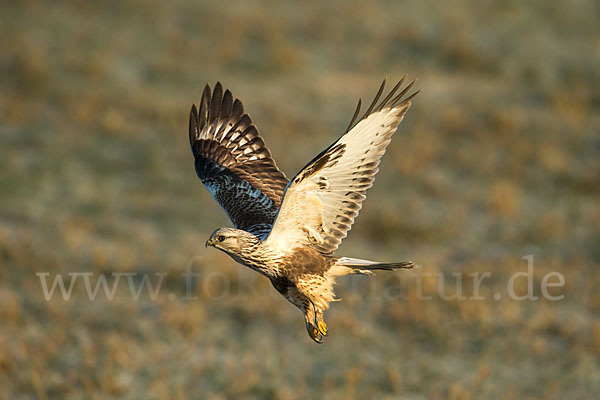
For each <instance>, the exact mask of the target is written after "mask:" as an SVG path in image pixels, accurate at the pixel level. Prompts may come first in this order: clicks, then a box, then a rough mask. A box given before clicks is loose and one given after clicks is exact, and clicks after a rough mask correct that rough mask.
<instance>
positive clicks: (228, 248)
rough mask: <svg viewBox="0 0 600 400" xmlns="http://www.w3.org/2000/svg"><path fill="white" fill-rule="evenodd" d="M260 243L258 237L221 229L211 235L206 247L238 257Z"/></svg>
mask: <svg viewBox="0 0 600 400" xmlns="http://www.w3.org/2000/svg"><path fill="white" fill-rule="evenodd" d="M259 242H260V241H259V239H258V238H257V237H256V236H254V235H253V234H251V233H249V232H246V231H243V230H241V229H233V228H219V229H217V230H216V231H214V232H213V233H212V235H210V238H208V240H207V241H206V247H208V246H212V247H214V248H217V249H219V250H222V251H224V252H226V253H228V254H232V255H238V254H240V253H241V252H243V251H244V250H245V249H248V248H249V247H251V246H254V245H256V244H258V243H259Z"/></svg>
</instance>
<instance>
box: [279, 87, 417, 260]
mask: <svg viewBox="0 0 600 400" xmlns="http://www.w3.org/2000/svg"><path fill="white" fill-rule="evenodd" d="M403 81H404V78H403V79H402V80H401V81H400V82H398V84H397V85H396V86H395V87H394V88H393V89H392V90H391V92H390V93H389V94H388V95H387V96H386V97H385V98H384V99H383V100H382V101H381V102H380V103H379V104H378V105H377V102H378V101H379V99H380V97H381V94H382V93H383V89H384V86H385V80H384V81H383V83H382V84H381V87H380V88H379V91H378V93H377V95H376V96H375V99H374V100H373V102H372V103H371V105H370V106H369V108H368V110H367V112H366V113H365V114H364V115H363V117H362V118H361V119H360V120H359V122H358V123H356V124H355V122H356V121H357V116H358V113H359V112H360V101H359V102H358V106H357V108H356V111H355V113H354V117H353V118H352V121H351V122H350V125H349V126H348V129H347V130H346V133H345V134H344V135H342V137H340V138H339V139H338V140H337V141H336V142H335V143H333V144H332V145H331V146H329V147H328V148H327V149H325V150H324V151H323V152H322V153H321V154H319V155H318V156H317V157H315V158H314V159H313V160H312V161H311V162H310V163H308V165H306V166H305V167H304V168H303V169H302V170H301V171H300V172H299V173H298V174H297V175H296V176H295V177H294V178H293V179H292V180H290V182H289V184H288V186H287V188H286V191H285V195H284V197H283V201H282V204H281V207H280V209H279V213H278V216H277V219H276V220H275V224H274V225H273V229H272V230H271V232H270V234H269V236H268V238H267V242H268V243H269V244H270V245H272V246H274V247H276V248H279V249H282V250H285V251H288V250H289V249H292V248H294V247H296V246H309V247H312V248H314V249H316V250H318V251H320V252H321V253H331V252H333V251H334V250H335V249H336V248H337V247H338V246H339V244H340V243H341V241H342V239H343V238H345V237H346V235H347V233H348V231H349V230H350V228H351V226H352V224H353V222H354V219H355V218H356V216H357V215H358V211H359V210H360V208H361V206H362V202H363V200H364V199H365V192H366V190H367V189H368V188H370V187H371V186H373V181H374V180H375V178H374V176H375V174H376V173H377V171H378V170H379V169H378V165H379V161H380V160H381V157H382V156H383V154H384V153H385V148H386V147H387V145H388V144H389V143H390V140H391V137H392V135H393V134H394V132H395V131H396V129H397V128H398V125H399V124H400V122H402V119H403V118H404V114H405V113H406V111H407V110H408V108H409V107H410V104H411V100H412V99H413V98H414V97H415V96H416V95H417V93H418V92H416V93H413V94H412V95H410V96H408V97H407V98H406V99H402V98H403V97H404V95H405V94H406V93H407V92H408V90H409V89H410V88H411V87H412V85H413V84H414V81H413V82H412V83H411V84H409V85H408V86H407V87H406V88H405V89H403V90H402V91H401V92H400V93H398V94H396V92H397V91H398V89H399V88H400V86H401V84H402V82H403Z"/></svg>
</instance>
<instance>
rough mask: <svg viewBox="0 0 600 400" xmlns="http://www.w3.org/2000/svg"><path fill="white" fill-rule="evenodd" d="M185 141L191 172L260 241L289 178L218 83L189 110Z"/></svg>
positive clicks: (239, 105) (237, 224)
mask: <svg viewBox="0 0 600 400" xmlns="http://www.w3.org/2000/svg"><path fill="white" fill-rule="evenodd" d="M189 139H190V146H191V148H192V153H193V155H194V159H195V162H194V164H195V167H196V174H197V175H198V177H199V178H200V180H201V181H202V183H203V184H204V186H205V187H206V188H207V189H208V191H209V192H210V194H211V195H212V196H213V197H214V199H215V200H216V201H217V203H219V205H220V206H221V207H222V208H223V210H225V212H226V213H227V215H228V216H229V219H231V221H232V222H233V224H234V226H235V227H236V228H237V229H243V230H246V231H248V232H250V233H253V234H255V235H257V236H258V237H259V238H261V239H264V238H265V237H266V235H267V234H268V232H269V231H270V229H271V227H272V225H273V222H274V220H275V217H276V215H277V209H278V207H279V206H280V204H281V199H282V197H283V192H284V190H285V187H286V185H287V183H288V179H287V178H286V177H285V175H284V174H283V173H282V172H281V171H280V170H279V169H278V168H277V165H276V164H275V161H274V160H273V157H272V156H271V152H270V151H269V149H268V148H267V147H266V145H265V142H264V141H263V139H262V138H261V137H260V135H259V133H258V130H257V129H256V127H255V126H254V125H253V124H252V120H251V119H250V117H249V116H248V114H245V113H244V107H243V106H242V103H241V101H240V100H238V99H235V101H234V100H233V96H232V94H231V92H230V91H229V90H226V91H225V93H223V87H222V86H221V83H219V82H218V83H217V84H216V85H215V89H214V92H212V93H211V89H210V87H209V86H208V85H206V87H205V88H204V92H203V93H202V99H201V100H200V104H199V107H198V108H196V106H195V105H193V106H192V109H191V112H190V125H189Z"/></svg>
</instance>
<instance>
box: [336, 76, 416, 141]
mask: <svg viewBox="0 0 600 400" xmlns="http://www.w3.org/2000/svg"><path fill="white" fill-rule="evenodd" d="M405 79H406V75H405V76H403V77H402V78H401V79H400V80H399V81H398V83H396V85H395V86H394V87H393V88H392V90H390V92H389V93H388V94H387V95H386V96H385V97H384V98H383V100H381V102H380V103H379V104H378V105H377V102H378V101H379V99H380V97H381V95H382V94H383V90H384V87H385V84H386V79H384V80H383V82H382V83H381V86H380V87H379V90H378V91H377V94H376V95H375V98H374V99H373V101H372V102H371V105H370V106H369V108H368V109H367V111H366V112H365V113H364V115H363V116H362V117H361V118H358V114H359V113H360V106H361V100H360V99H359V100H358V106H357V107H356V110H355V111H354V115H353V116H352V119H351V120H350V124H348V128H346V132H349V131H350V130H351V129H352V128H354V127H355V126H356V125H357V124H358V123H359V122H360V121H362V120H363V119H365V118H367V117H368V116H369V115H370V114H371V113H373V112H377V111H381V110H383V109H384V108H386V107H397V106H399V105H400V104H407V103H410V101H411V100H412V99H414V98H415V96H416V95H417V94H419V93H420V92H421V89H419V90H417V91H416V92H415V93H413V94H411V95H410V96H408V97H407V98H405V99H403V98H402V97H404V95H406V93H407V92H408V91H409V90H410V89H411V88H412V87H413V85H414V84H415V82H416V81H417V80H416V79H415V80H413V81H412V82H410V83H409V84H408V85H407V86H406V87H405V88H404V89H402V91H401V92H400V93H397V94H396V92H397V91H398V89H400V87H401V86H402V84H403V83H404V81H405ZM390 99H391V100H390Z"/></svg>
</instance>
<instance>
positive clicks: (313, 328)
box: [304, 299, 327, 343]
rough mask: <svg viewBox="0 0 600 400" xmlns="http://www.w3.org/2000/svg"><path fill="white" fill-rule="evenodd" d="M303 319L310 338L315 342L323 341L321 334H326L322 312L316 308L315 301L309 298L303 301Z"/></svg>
mask: <svg viewBox="0 0 600 400" xmlns="http://www.w3.org/2000/svg"><path fill="white" fill-rule="evenodd" d="M304 319H305V321H306V330H307V331H308V335H309V336H310V337H311V339H312V340H314V341H315V342H317V343H323V336H326V335H327V325H326V324H325V321H323V312H322V311H321V310H320V309H317V307H316V306H315V303H313V301H312V300H310V299H308V301H307V302H304Z"/></svg>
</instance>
